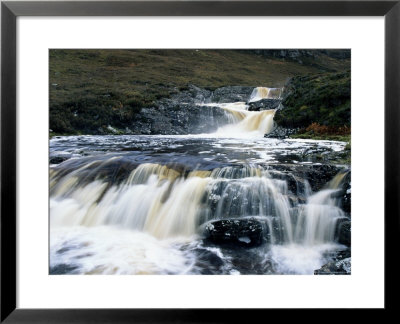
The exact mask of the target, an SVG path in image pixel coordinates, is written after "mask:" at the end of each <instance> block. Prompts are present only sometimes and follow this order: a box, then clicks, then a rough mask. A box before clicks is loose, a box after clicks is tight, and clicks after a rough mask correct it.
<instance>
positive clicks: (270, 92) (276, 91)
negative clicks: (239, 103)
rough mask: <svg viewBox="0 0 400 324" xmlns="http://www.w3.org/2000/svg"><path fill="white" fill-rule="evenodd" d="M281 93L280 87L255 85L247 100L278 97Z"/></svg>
mask: <svg viewBox="0 0 400 324" xmlns="http://www.w3.org/2000/svg"><path fill="white" fill-rule="evenodd" d="M281 95H282V88H267V87H257V88H254V90H253V92H252V93H251V96H250V99H249V102H254V101H258V100H262V99H279V98H280V97H281Z"/></svg>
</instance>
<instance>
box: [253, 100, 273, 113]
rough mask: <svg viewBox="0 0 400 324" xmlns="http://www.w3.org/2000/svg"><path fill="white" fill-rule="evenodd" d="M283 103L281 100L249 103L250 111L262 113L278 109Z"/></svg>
mask: <svg viewBox="0 0 400 324" xmlns="http://www.w3.org/2000/svg"><path fill="white" fill-rule="evenodd" d="M280 103H281V100H280V99H261V100H258V101H254V102H249V103H248V105H249V108H248V110H249V111H261V110H269V109H277V108H278V107H279V104H280Z"/></svg>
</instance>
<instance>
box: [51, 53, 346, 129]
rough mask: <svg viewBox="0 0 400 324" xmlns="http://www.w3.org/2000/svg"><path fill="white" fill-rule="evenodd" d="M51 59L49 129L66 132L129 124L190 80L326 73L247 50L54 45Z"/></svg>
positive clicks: (336, 65)
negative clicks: (75, 48)
mask: <svg viewBox="0 0 400 324" xmlns="http://www.w3.org/2000/svg"><path fill="white" fill-rule="evenodd" d="M49 58H50V62H49V64H50V71H49V83H50V84H49V88H50V128H51V129H52V130H53V132H55V133H63V134H80V133H93V131H95V130H96V129H98V128H99V127H105V126H107V125H113V126H116V127H120V128H124V127H125V126H127V125H129V124H131V123H133V122H135V121H136V119H137V116H138V112H139V111H140V109H141V108H142V107H147V106H151V105H153V103H154V101H155V100H157V99H160V98H163V97H168V96H170V95H171V94H173V93H176V92H177V91H180V90H183V89H186V87H187V86H188V84H194V85H197V86H199V87H204V88H208V89H215V88H218V87H221V86H227V85H241V86H269V87H280V86H283V85H284V84H285V82H287V80H288V79H289V78H290V77H293V76H297V75H309V74H315V73H319V72H321V69H320V68H318V67H315V66H311V65H307V64H300V63H298V62H293V61H287V60H283V59H279V58H269V57H265V56H262V55H257V54H254V53H253V52H251V51H248V52H246V51H243V50H241V51H237V50H50V53H49ZM319 61H320V62H324V64H325V65H329V66H331V67H332V68H333V69H335V70H337V69H339V70H342V69H345V68H348V65H349V61H348V60H335V59H334V58H331V57H328V56H323V55H322V56H320V57H319ZM321 64H322V63H321Z"/></svg>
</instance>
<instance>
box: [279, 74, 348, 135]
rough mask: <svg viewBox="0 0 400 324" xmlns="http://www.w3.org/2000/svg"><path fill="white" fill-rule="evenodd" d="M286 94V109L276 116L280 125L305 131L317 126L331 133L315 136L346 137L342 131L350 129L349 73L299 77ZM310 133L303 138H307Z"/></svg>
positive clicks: (291, 83)
mask: <svg viewBox="0 0 400 324" xmlns="http://www.w3.org/2000/svg"><path fill="white" fill-rule="evenodd" d="M285 92H286V94H287V95H286V98H285V99H284V101H283V105H284V106H285V109H283V110H281V111H279V112H278V113H277V114H276V116H275V121H276V122H277V124H278V125H280V126H283V127H293V128H297V127H300V128H304V127H307V125H310V126H311V124H312V123H316V124H319V125H322V126H327V127H329V128H330V130H329V131H328V132H322V133H321V132H314V133H315V135H343V134H342V133H343V132H342V131H341V130H340V129H339V128H340V127H342V128H343V127H349V126H350V117H351V107H350V106H351V100H350V72H349V71H346V72H339V73H325V74H318V75H312V76H297V77H295V78H293V79H292V80H291V81H290V83H289V84H288V86H287V89H286V91H285ZM335 130H337V131H335ZM310 131H311V130H308V131H303V132H302V134H303V135H304V136H305V135H306V134H307V133H310ZM314 133H311V134H309V135H313V134H314ZM349 133H350V132H349Z"/></svg>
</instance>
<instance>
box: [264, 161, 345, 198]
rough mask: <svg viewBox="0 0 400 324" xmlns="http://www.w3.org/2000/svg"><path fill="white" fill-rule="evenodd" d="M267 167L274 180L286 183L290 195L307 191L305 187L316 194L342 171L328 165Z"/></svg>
mask: <svg viewBox="0 0 400 324" xmlns="http://www.w3.org/2000/svg"><path fill="white" fill-rule="evenodd" d="M269 167H270V168H271V171H272V172H271V174H272V176H273V177H274V178H275V177H276V178H279V179H283V180H286V181H288V189H289V190H290V191H291V192H292V193H301V192H302V191H304V190H305V189H307V188H306V185H309V186H310V187H311V190H312V191H313V192H317V191H319V190H321V189H322V188H323V187H324V186H325V185H326V184H327V183H328V182H329V181H330V180H332V178H333V177H334V176H335V175H336V174H338V172H339V171H340V170H341V169H342V167H340V166H335V165H329V164H274V165H270V166H269ZM277 171H279V172H277ZM305 181H307V182H305Z"/></svg>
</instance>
